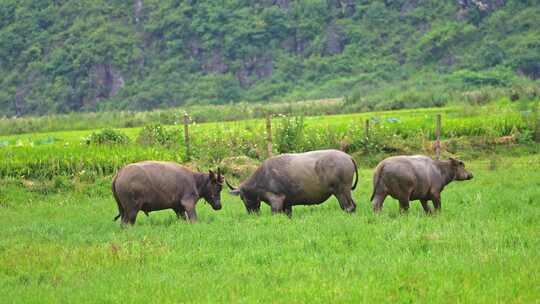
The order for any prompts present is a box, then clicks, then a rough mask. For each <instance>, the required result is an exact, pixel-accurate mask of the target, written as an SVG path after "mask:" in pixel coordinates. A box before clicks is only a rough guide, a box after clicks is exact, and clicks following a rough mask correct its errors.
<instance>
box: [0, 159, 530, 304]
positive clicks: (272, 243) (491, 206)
mask: <svg viewBox="0 0 540 304" xmlns="http://www.w3.org/2000/svg"><path fill="white" fill-rule="evenodd" d="M511 153H512V152H511V151H510V152H509V154H511ZM360 166H361V167H363V169H362V170H361V180H360V183H359V187H358V188H357V190H356V191H355V192H354V197H355V199H356V201H357V204H358V209H357V212H356V214H354V215H348V214H345V213H344V212H342V211H341V209H340V208H339V206H338V203H337V201H336V200H335V199H331V200H329V201H327V202H326V203H324V204H322V205H319V206H313V207H295V209H294V211H293V217H292V219H289V218H287V217H285V216H272V215H271V214H270V210H269V208H268V207H263V210H262V214H261V215H260V216H249V215H247V213H246V212H245V210H244V208H243V205H242V203H241V201H240V200H239V199H238V198H236V197H231V196H229V195H228V194H224V195H223V205H224V209H223V210H221V211H218V212H216V211H213V210H211V208H210V207H209V206H208V205H206V204H204V203H203V202H199V205H198V212H199V223H197V224H188V223H186V222H182V221H177V220H176V219H175V215H174V212H172V211H161V212H155V213H152V214H151V215H150V217H148V218H147V217H145V216H144V214H139V217H138V221H137V224H136V225H135V226H134V227H132V228H129V229H121V228H120V227H119V223H118V222H116V223H115V222H112V218H113V217H114V216H115V215H116V205H115V203H114V201H113V198H112V196H111V193H110V176H109V177H103V178H99V179H98V180H97V181H96V182H95V183H89V184H85V183H79V182H74V183H72V182H70V181H64V183H63V184H61V185H55V184H50V185H48V186H43V185H41V186H40V185H38V183H39V182H38V181H35V182H33V183H34V184H32V182H29V181H24V180H19V179H11V178H8V179H2V180H0V223H1V227H2V229H1V230H0V294H1V295H2V302H4V303H10V302H13V303H43V302H64V303H88V302H92V303H94V302H98V303H103V302H107V303H112V302H154V303H155V302H165V303H178V302H190V303H201V302H203V303H216V302H218V303H219V302H221V303H268V302H271V303H330V302H332V303H341V302H349V303H358V302H365V303H377V302H398V303H418V302H423V303H456V302H461V303H494V302H498V303H501V302H502V303H534V302H538V301H539V299H540V254H539V253H540V225H539V224H540V201H539V198H540V156H539V155H538V154H537V155H530V156H523V157H500V156H497V157H496V159H495V160H494V161H489V160H487V159H478V160H474V161H471V162H468V163H467V166H468V168H469V169H470V170H471V171H472V172H474V174H475V179H473V180H471V181H467V182H460V183H458V182H454V183H452V184H450V185H449V186H448V187H447V189H446V190H445V192H443V207H442V208H443V211H442V213H441V214H438V215H436V216H425V215H424V214H423V211H422V210H421V207H420V204H419V203H418V202H413V203H412V205H411V209H410V211H409V214H407V215H399V213H398V204H397V202H396V201H394V200H392V199H387V201H386V204H385V205H384V209H383V212H382V214H381V215H378V216H377V215H374V214H372V212H371V209H370V206H369V203H368V198H369V195H370V192H371V174H372V169H368V168H365V166H363V164H362V162H361V161H360Z"/></svg>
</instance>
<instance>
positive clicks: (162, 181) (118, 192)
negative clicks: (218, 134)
mask: <svg viewBox="0 0 540 304" xmlns="http://www.w3.org/2000/svg"><path fill="white" fill-rule="evenodd" d="M222 184H223V176H222V175H221V172H220V169H218V171H217V174H216V173H214V172H213V171H211V170H210V171H209V173H198V172H193V171H191V170H189V169H187V168H185V167H183V166H180V165H179V164H177V163H173V162H162V161H143V162H138V163H134V164H130V165H127V166H125V167H124V168H122V169H121V170H120V171H119V172H118V173H117V174H116V176H115V177H114V178H113V181H112V192H113V196H114V199H115V200H116V203H117V204H118V211H119V213H120V214H119V215H118V216H116V217H115V218H114V220H117V219H118V218H119V217H121V218H122V219H121V220H122V225H125V224H134V223H135V219H136V218H137V213H138V212H139V210H141V211H143V212H144V213H146V215H148V212H150V211H156V210H163V209H173V210H174V212H176V215H177V216H178V217H182V218H183V219H186V218H187V219H189V220H190V221H192V222H195V221H197V213H196V212H195V205H196V204H197V201H198V200H199V199H200V198H201V197H202V198H204V199H205V200H206V201H207V202H208V203H209V204H210V205H211V206H212V208H214V210H219V209H221V187H222Z"/></svg>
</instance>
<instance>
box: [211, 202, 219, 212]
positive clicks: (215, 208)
mask: <svg viewBox="0 0 540 304" xmlns="http://www.w3.org/2000/svg"><path fill="white" fill-rule="evenodd" d="M211 205H212V209H214V210H221V202H215V203H214V204H211Z"/></svg>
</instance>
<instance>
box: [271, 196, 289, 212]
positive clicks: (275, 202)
mask: <svg viewBox="0 0 540 304" xmlns="http://www.w3.org/2000/svg"><path fill="white" fill-rule="evenodd" d="M267 197H268V203H270V207H271V208H272V213H273V214H276V213H282V212H284V211H285V196H283V195H277V194H273V193H268V194H267Z"/></svg>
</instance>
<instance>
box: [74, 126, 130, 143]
mask: <svg viewBox="0 0 540 304" xmlns="http://www.w3.org/2000/svg"><path fill="white" fill-rule="evenodd" d="M83 142H85V143H86V144H87V145H92V144H93V145H116V144H120V145H123V144H128V143H129V142H130V140H129V137H128V136H127V135H126V134H124V133H122V132H120V131H115V130H113V129H103V130H102V131H100V132H93V133H92V134H90V135H89V136H88V137H86V138H84V139H83Z"/></svg>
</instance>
